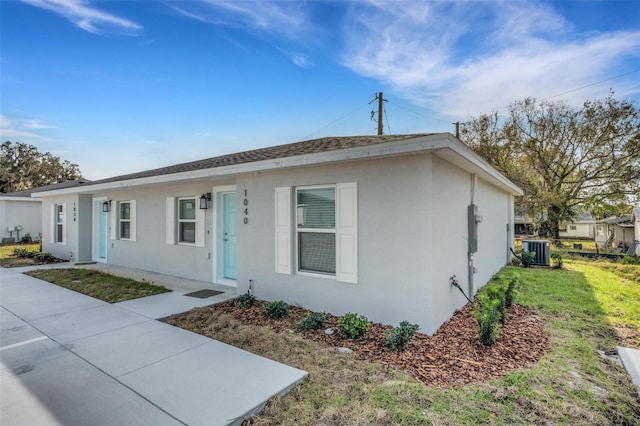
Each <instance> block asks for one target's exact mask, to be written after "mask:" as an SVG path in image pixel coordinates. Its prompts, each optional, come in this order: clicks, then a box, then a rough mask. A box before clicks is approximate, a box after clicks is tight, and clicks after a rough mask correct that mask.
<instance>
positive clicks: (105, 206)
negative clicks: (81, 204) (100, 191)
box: [102, 200, 111, 213]
mask: <svg viewBox="0 0 640 426" xmlns="http://www.w3.org/2000/svg"><path fill="white" fill-rule="evenodd" d="M102 211H103V212H104V213H108V212H109V211H111V200H109V201H105V202H104V203H102Z"/></svg>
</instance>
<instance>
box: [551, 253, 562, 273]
mask: <svg viewBox="0 0 640 426" xmlns="http://www.w3.org/2000/svg"><path fill="white" fill-rule="evenodd" d="M551 263H552V264H553V267H554V268H556V269H560V268H562V264H563V262H562V253H560V252H559V251H554V252H553V253H551Z"/></svg>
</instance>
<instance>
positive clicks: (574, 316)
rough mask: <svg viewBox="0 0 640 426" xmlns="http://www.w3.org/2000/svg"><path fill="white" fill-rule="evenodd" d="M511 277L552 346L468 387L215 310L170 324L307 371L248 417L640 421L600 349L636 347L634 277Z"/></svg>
mask: <svg viewBox="0 0 640 426" xmlns="http://www.w3.org/2000/svg"><path fill="white" fill-rule="evenodd" d="M637 267H638V268H640V266H637ZM513 274H519V275H520V277H521V279H522V281H523V283H524V284H523V286H522V287H521V289H520V292H519V294H518V295H517V298H516V303H518V304H521V305H524V306H526V307H528V308H529V309H530V310H532V311H533V312H534V314H535V315H537V316H538V317H539V319H540V321H542V323H543V324H544V330H545V332H546V333H547V336H548V338H549V351H548V352H547V354H546V355H544V356H543V357H542V359H541V360H540V361H539V362H538V363H537V364H535V365H533V366H530V367H527V368H520V369H517V370H513V371H512V372H511V373H509V374H507V375H506V376H503V377H499V378H494V379H491V380H487V381H484V382H481V383H477V384H473V385H462V386H453V387H445V388H442V387H437V386H434V385H429V384H425V383H421V382H419V381H417V380H416V379H414V378H413V377H411V376H410V375H409V373H407V372H406V371H404V370H401V369H399V368H391V367H389V366H387V365H383V364H379V363H375V362H370V361H367V360H366V359H364V358H362V357H358V356H356V355H354V354H341V353H338V352H337V351H336V349H335V348H334V347H331V346H327V345H325V344H321V343H318V342H316V341H312V340H310V339H306V338H304V336H303V334H302V333H300V332H297V331H296V330H290V331H289V330H287V329H285V330H282V331H281V332H279V331H277V330H274V329H273V328H272V327H269V326H261V327H260V326H253V325H250V323H249V322H247V321H243V320H242V319H241V318H238V317H236V316H234V315H231V314H229V313H227V312H223V311H222V310H216V309H215V308H201V309H195V310H193V311H191V312H190V313H188V314H187V315H186V316H182V317H174V318H173V322H174V323H179V324H180V325H181V326H183V327H184V328H187V329H189V330H191V331H194V332H197V333H200V334H204V335H207V336H210V337H212V338H215V339H218V340H221V341H223V342H226V343H228V344H231V345H234V346H237V347H240V348H242V349H245V350H248V351H251V352H254V353H257V354H259V355H263V356H266V357H268V358H271V359H274V360H276V361H280V362H283V363H285V364H288V365H292V366H294V367H297V368H301V369H304V370H306V371H308V372H309V373H310V375H309V378H308V379H307V380H306V381H305V382H304V383H303V384H302V385H300V386H297V387H296V388H294V389H293V390H292V391H291V392H290V393H289V394H288V395H286V396H284V397H276V398H273V399H272V400H271V401H270V402H269V404H268V405H267V407H266V408H265V410H264V412H263V413H262V414H261V415H260V416H257V417H255V418H253V419H251V420H250V422H249V424H255V425H276V424H278V425H279V424H291V425H292V424H349V425H368V424H454V425H466V424H639V423H640V402H639V401H638V396H637V393H636V392H637V390H636V389H635V387H634V386H633V385H632V384H631V381H630V379H629V377H628V374H627V373H626V371H625V370H624V369H623V368H622V367H621V366H620V365H618V364H617V363H615V362H611V361H608V360H606V359H604V358H602V357H601V356H600V355H599V354H598V352H597V351H598V350H600V351H604V352H611V351H613V350H614V349H615V347H616V345H618V344H621V343H624V344H625V345H626V346H630V347H635V348H640V342H638V340H637V336H638V334H639V333H640V323H639V322H638V321H639V320H640V314H639V313H638V300H640V294H639V293H638V292H639V291H640V286H639V285H638V283H636V282H633V281H631V280H625V279H624V278H621V277H619V276H618V275H616V274H615V273H613V272H611V271H607V270H606V269H603V268H601V267H600V266H599V263H597V262H591V263H588V262H587V263H586V264H583V262H581V261H580V262H577V261H572V260H567V261H566V263H565V269H563V270H552V269H543V268H529V269H523V268H516V267H507V268H504V270H503V271H502V272H501V273H500V274H499V275H498V276H497V277H495V279H500V277H508V276H511V275H513ZM170 321H172V320H170ZM623 331H624V333H623ZM633 336H636V337H633ZM521 337H522V338H523V339H526V338H527V336H526V334H525V335H522V336H521ZM454 338H455V336H452V339H454ZM498 341H500V337H498ZM408 355H409V356H410V354H408ZM442 368H445V369H446V366H445V367H442Z"/></svg>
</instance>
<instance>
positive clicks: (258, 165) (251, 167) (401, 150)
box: [33, 133, 523, 197]
mask: <svg viewBox="0 0 640 426" xmlns="http://www.w3.org/2000/svg"><path fill="white" fill-rule="evenodd" d="M448 151H450V154H447V152H448ZM421 152H422V153H428V152H432V153H436V155H438V156H440V157H442V158H445V159H447V160H448V161H451V160H450V158H453V157H452V155H455V156H457V158H458V160H459V161H458V163H460V166H461V167H463V168H466V169H467V170H469V171H470V172H472V173H476V174H478V175H479V176H480V177H483V178H484V179H485V180H488V181H490V182H492V183H494V184H496V185H497V186H499V187H501V188H503V189H504V190H505V191H507V192H510V193H511V194H513V195H523V191H522V190H521V189H520V188H518V187H517V186H516V185H514V184H513V183H512V182H511V181H509V180H508V179H507V178H505V177H504V176H502V175H501V174H500V173H498V172H497V171H496V170H495V169H494V168H493V167H491V166H490V165H489V164H488V163H487V162H486V161H484V160H483V159H482V158H480V157H479V156H478V155H477V154H476V153H474V152H473V151H472V150H471V149H469V148H468V147H467V146H465V145H464V144H463V143H461V142H460V141H459V140H458V139H456V138H455V137H454V136H453V135H450V134H448V133H444V134H443V133H440V134H434V135H428V136H420V137H416V138H413V139H406V140H403V141H392V142H384V143H379V144H373V145H366V146H359V147H353V148H345V149H338V150H333V151H325V152H320V153H313V154H304V155H297V156H292V157H285V158H278V159H269V160H262V161H255V162H250V163H243V164H235V165H230V166H221V167H214V168H208V169H201V170H194V171H189V172H182V173H173V174H166V175H159V176H150V177H145V178H139V179H130V180H123V181H116V182H108V183H104V184H94V185H91V184H88V185H86V186H82V187H74V188H66V189H59V190H54V191H46V192H38V193H34V194H33V195H36V196H39V197H40V196H47V197H48V196H57V195H68V194H93V193H100V192H106V191H113V190H126V189H133V188H140V187H152V186H158V185H164V184H167V183H171V184H180V183H182V182H191V181H199V180H200V181H205V180H211V179H213V180H223V179H231V178H234V177H236V176H238V175H240V174H244V173H256V172H267V171H272V170H278V169H288V168H296V167H307V166H313V165H320V164H329V163H337V162H345V161H356V160H363V159H373V158H382V157H391V156H400V155H407V154H412V153H414V154H415V153H421Z"/></svg>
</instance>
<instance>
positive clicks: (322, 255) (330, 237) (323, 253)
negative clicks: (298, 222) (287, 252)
mask: <svg viewBox="0 0 640 426" xmlns="http://www.w3.org/2000/svg"><path fill="white" fill-rule="evenodd" d="M298 251H299V255H298V260H299V266H298V268H299V269H300V270H301V271H311V272H321V273H324V274H335V272H336V235H335V234H324V233H323V234H319V233H313V232H300V233H298Z"/></svg>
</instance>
